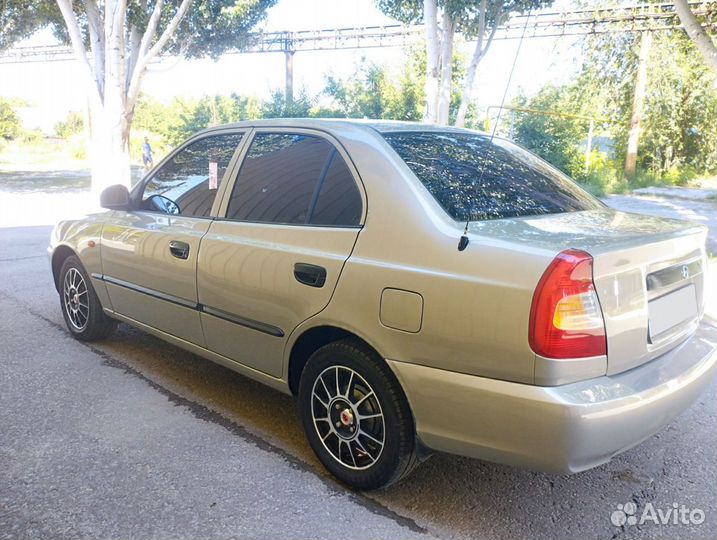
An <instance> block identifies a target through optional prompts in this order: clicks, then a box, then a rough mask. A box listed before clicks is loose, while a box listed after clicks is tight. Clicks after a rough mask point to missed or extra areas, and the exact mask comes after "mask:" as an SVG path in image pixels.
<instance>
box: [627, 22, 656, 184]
mask: <svg viewBox="0 0 717 540" xmlns="http://www.w3.org/2000/svg"><path fill="white" fill-rule="evenodd" d="M651 46H652V32H650V31H645V32H641V33H640V55H639V58H638V64H637V75H636V77H635V93H634V95H633V97H632V119H631V120H630V133H629V135H628V138H627V157H626V159H625V177H626V178H633V177H634V176H635V171H636V169H637V148H638V146H639V142H640V127H641V126H640V123H641V121H642V113H643V110H644V106H645V93H646V90H647V63H648V60H649V58H650V47H651Z"/></svg>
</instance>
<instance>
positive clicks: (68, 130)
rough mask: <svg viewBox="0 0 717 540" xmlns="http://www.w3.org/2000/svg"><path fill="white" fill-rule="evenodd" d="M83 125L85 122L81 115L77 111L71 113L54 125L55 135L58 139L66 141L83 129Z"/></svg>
mask: <svg viewBox="0 0 717 540" xmlns="http://www.w3.org/2000/svg"><path fill="white" fill-rule="evenodd" d="M84 125H85V121H84V119H83V118H82V115H81V114H80V113H78V112H77V111H71V112H70V113H68V115H67V117H66V118H65V119H64V120H60V121H59V122H57V123H56V124H55V133H56V134H57V136H58V137H61V138H63V139H68V138H70V137H72V136H73V135H76V134H78V133H80V132H81V131H82V130H83V129H84Z"/></svg>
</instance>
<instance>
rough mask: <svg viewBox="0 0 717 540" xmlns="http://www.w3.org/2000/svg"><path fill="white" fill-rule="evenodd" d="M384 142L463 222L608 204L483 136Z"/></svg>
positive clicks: (396, 137) (400, 135) (401, 136)
mask: <svg viewBox="0 0 717 540" xmlns="http://www.w3.org/2000/svg"><path fill="white" fill-rule="evenodd" d="M382 135H383V137H384V138H385V139H386V141H388V143H389V144H390V145H391V146H392V147H393V149H394V150H395V151H396V153H398V155H399V156H401V158H402V159H403V161H405V162H406V164H407V165H408V166H409V168H410V169H411V170H412V171H413V173H414V174H415V175H416V176H417V177H418V179H419V180H420V181H421V182H422V183H423V185H424V186H426V188H427V189H428V191H430V193H431V195H433V197H434V198H435V199H436V200H437V201H438V203H439V204H440V205H441V206H442V207H443V208H444V209H445V211H446V212H448V214H449V215H450V216H451V217H452V218H453V219H455V220H457V221H467V220H486V219H500V218H510V217H519V216H534V215H539V214H557V213H562V212H577V211H581V210H593V209H596V208H602V207H603V206H604V205H603V204H602V203H601V202H600V201H598V200H597V199H596V198H594V197H593V196H591V195H590V194H588V193H587V192H585V191H583V190H582V189H580V188H579V187H578V186H577V185H575V183H574V182H573V181H572V180H570V178H568V177H567V176H565V175H564V174H563V173H561V172H560V171H558V170H557V169H555V168H554V167H552V166H551V165H549V164H548V163H546V162H545V161H543V160H542V159H540V158H538V157H537V156H534V155H533V154H531V153H530V152H527V151H525V150H523V149H522V148H520V147H519V146H516V145H515V144H513V143H510V142H508V141H506V140H504V139H493V141H492V142H491V141H490V138H489V137H488V136H486V135H480V134H477V133H455V132H430V131H428V132H426V131H424V132H405V131H396V132H387V133H382Z"/></svg>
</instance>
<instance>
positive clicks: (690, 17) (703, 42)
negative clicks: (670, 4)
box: [675, 0, 717, 75]
mask: <svg viewBox="0 0 717 540" xmlns="http://www.w3.org/2000/svg"><path fill="white" fill-rule="evenodd" d="M675 10H676V11H677V15H679V17H680V21H681V22H682V26H684V27H685V32H687V35H688V36H690V39H692V41H693V42H694V43H695V45H696V46H697V49H698V50H699V51H700V53H702V57H703V58H704V60H705V63H706V64H707V65H708V66H709V67H710V68H711V69H712V71H714V73H715V75H717V47H715V44H714V41H712V38H711V37H710V36H709V34H708V33H707V32H706V31H705V29H704V28H703V27H702V25H701V24H700V22H699V21H698V20H697V17H695V14H694V13H692V10H691V9H690V6H689V4H688V0H675Z"/></svg>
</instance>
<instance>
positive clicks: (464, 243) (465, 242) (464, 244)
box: [458, 9, 531, 251]
mask: <svg viewBox="0 0 717 540" xmlns="http://www.w3.org/2000/svg"><path fill="white" fill-rule="evenodd" d="M530 11H531V10H530V9H529V10H528V13H527V15H526V16H525V24H524V25H523V33H522V34H521V35H520V41H518V48H517V49H516V51H515V58H513V65H512V66H511V68H510V74H509V75H508V82H507V83H506V85H505V90H504V91H503V98H502V99H501V100H500V108H499V109H498V116H497V117H496V119H495V123H494V124H493V129H492V130H491V133H490V139H489V140H488V150H489V151H490V147H491V145H492V144H493V138H494V137H495V131H496V129H498V123H499V122H500V115H501V113H502V112H503V105H505V97H506V96H507V95H508V88H510V81H511V79H512V78H513V72H514V71H515V65H516V64H517V63H518V55H519V54H520V48H521V47H522V46H523V38H524V37H525V31H526V30H527V29H528V21H529V20H530ZM486 158H487V156H484V157H483V160H482V162H481V168H480V176H479V177H478V184H480V183H481V181H482V180H483V174H484V173H485V162H486ZM472 217H473V216H472V213H471V210H470V209H469V210H468V219H467V220H466V226H465V228H464V229H463V235H462V236H461V238H460V240H458V251H463V250H464V249H466V248H467V247H468V243H469V242H470V240H469V239H468V225H470V223H471V220H472Z"/></svg>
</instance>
